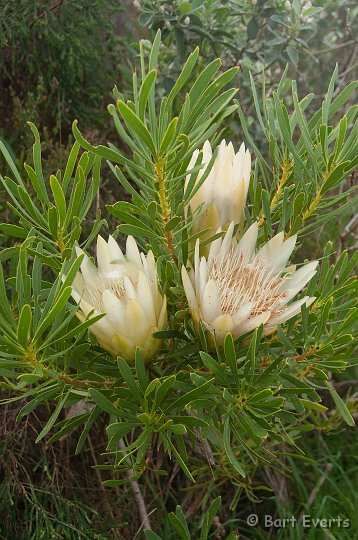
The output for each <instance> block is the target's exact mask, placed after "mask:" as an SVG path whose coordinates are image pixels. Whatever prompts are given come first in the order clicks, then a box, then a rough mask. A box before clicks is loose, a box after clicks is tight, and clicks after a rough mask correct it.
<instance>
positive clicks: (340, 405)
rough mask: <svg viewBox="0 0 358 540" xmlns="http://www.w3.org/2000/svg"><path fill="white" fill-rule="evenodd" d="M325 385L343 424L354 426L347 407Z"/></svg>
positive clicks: (330, 388)
mask: <svg viewBox="0 0 358 540" xmlns="http://www.w3.org/2000/svg"><path fill="white" fill-rule="evenodd" d="M326 385H327V388H328V391H329V393H330V394H331V396H332V399H333V401H334V403H335V404H336V407H337V410H338V412H339V413H340V414H341V416H342V418H343V420H344V421H345V423H346V424H348V426H351V427H353V426H355V422H354V419H353V417H352V415H351V413H350V412H349V410H348V407H347V405H346V404H345V403H344V401H343V399H342V398H341V396H340V395H339V394H338V392H336V390H335V389H334V388H332V387H331V386H330V385H329V384H328V383H327V384H326Z"/></svg>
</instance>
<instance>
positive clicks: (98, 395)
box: [88, 388, 121, 417]
mask: <svg viewBox="0 0 358 540" xmlns="http://www.w3.org/2000/svg"><path fill="white" fill-rule="evenodd" d="M88 393H89V395H90V396H91V398H92V399H93V401H94V402H95V404H96V405H97V406H98V407H99V408H100V409H101V410H102V411H104V412H106V413H108V414H111V415H113V416H117V417H120V416H121V411H120V410H119V409H117V407H115V406H114V405H113V403H112V402H111V401H109V399H108V398H106V397H105V396H104V395H103V393H102V392H100V391H99V390H96V389H95V388H90V389H89V390H88Z"/></svg>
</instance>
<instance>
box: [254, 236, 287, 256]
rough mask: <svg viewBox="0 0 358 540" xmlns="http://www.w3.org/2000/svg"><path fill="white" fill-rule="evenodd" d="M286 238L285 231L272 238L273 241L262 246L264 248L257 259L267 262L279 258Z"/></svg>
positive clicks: (258, 253)
mask: <svg viewBox="0 0 358 540" xmlns="http://www.w3.org/2000/svg"><path fill="white" fill-rule="evenodd" d="M284 237H285V233H284V232H283V231H281V232H279V233H278V234H276V236H274V237H273V238H271V240H269V241H268V242H266V244H264V245H263V246H262V248H261V249H260V250H259V251H258V252H257V254H256V258H257V259H261V258H264V259H267V260H271V259H272V260H273V259H274V258H275V257H276V256H277V254H278V252H279V250H280V249H281V246H282V244H283V241H284Z"/></svg>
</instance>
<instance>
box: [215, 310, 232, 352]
mask: <svg viewBox="0 0 358 540" xmlns="http://www.w3.org/2000/svg"><path fill="white" fill-rule="evenodd" d="M210 327H211V328H212V329H213V332H214V334H215V337H216V341H217V343H218V344H219V345H223V344H224V340H225V336H226V335H227V334H229V332H232V329H233V327H234V321H233V320H232V317H231V316H230V315H228V314H227V313H225V314H224V315H220V316H219V317H216V319H214V320H213V321H212V323H211V324H210Z"/></svg>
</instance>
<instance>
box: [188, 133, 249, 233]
mask: <svg viewBox="0 0 358 540" xmlns="http://www.w3.org/2000/svg"><path fill="white" fill-rule="evenodd" d="M198 153H199V150H195V152H194V153H193V156H192V158H191V161H190V163H189V166H188V170H191V169H192V168H193V167H194V165H195V162H196V160H197V158H198ZM211 158H212V150H211V146H210V142H209V141H206V142H205V143H204V146H203V161H202V165H204V166H203V167H202V169H200V171H199V174H198V177H197V179H196V184H197V183H198V182H199V180H200V178H201V177H202V175H203V173H204V172H205V169H206V166H207V165H208V163H209V161H210V160H211ZM250 171H251V155H250V152H249V151H248V150H245V144H244V143H242V145H241V146H240V150H239V151H238V152H237V154H235V150H234V147H233V145H232V143H231V142H230V143H229V144H226V142H225V140H223V141H221V143H220V146H219V152H218V155H217V158H216V160H215V162H214V165H213V167H212V169H211V171H210V173H209V175H208V177H207V178H206V179H205V180H204V182H203V184H202V185H201V186H200V188H199V189H198V191H197V192H196V193H195V194H194V195H193V197H192V198H191V200H190V202H189V206H190V209H191V213H192V216H193V232H195V233H197V232H199V231H202V230H204V229H209V231H208V233H207V234H206V235H205V237H206V238H207V237H209V236H213V235H214V234H215V233H216V231H217V229H218V228H219V227H221V229H222V230H226V229H227V228H228V226H229V224H230V223H231V222H234V224H235V225H236V224H239V223H241V222H242V220H243V216H244V207H245V204H246V197H247V192H248V189H249V182H250ZM189 180H190V174H188V175H187V177H186V182H185V189H187V186H188V183H189Z"/></svg>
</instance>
